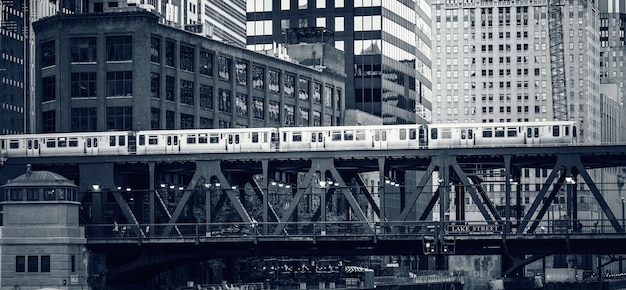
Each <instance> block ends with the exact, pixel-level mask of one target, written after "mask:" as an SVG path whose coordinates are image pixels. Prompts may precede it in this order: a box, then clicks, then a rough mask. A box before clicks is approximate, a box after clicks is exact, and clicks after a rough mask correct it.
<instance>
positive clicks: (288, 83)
mask: <svg viewBox="0 0 626 290" xmlns="http://www.w3.org/2000/svg"><path fill="white" fill-rule="evenodd" d="M295 83H296V76H294V75H290V74H285V84H284V88H283V91H284V93H285V96H286V97H290V98H293V97H294V93H295V90H296V89H295Z"/></svg>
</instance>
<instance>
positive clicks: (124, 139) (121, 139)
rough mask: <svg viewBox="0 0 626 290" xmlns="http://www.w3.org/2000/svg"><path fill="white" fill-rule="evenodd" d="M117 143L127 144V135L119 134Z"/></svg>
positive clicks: (120, 144)
mask: <svg viewBox="0 0 626 290" xmlns="http://www.w3.org/2000/svg"><path fill="white" fill-rule="evenodd" d="M117 145H119V146H126V136H119V138H118V139H117Z"/></svg>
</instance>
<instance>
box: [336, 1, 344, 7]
mask: <svg viewBox="0 0 626 290" xmlns="http://www.w3.org/2000/svg"><path fill="white" fill-rule="evenodd" d="M344 5H345V4H344V0H335V8H342V7H344Z"/></svg>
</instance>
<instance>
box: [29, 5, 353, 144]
mask: <svg viewBox="0 0 626 290" xmlns="http://www.w3.org/2000/svg"><path fill="white" fill-rule="evenodd" d="M122 10H123V11H119V12H109V13H86V14H77V15H65V14H59V15H56V16H53V17H48V18H45V19H42V20H40V21H38V22H36V23H35V24H34V29H35V33H36V36H37V46H38V48H39V53H38V54H37V58H36V66H35V67H36V68H35V70H34V74H35V75H36V87H37V91H36V103H37V113H36V115H37V116H38V119H39V121H38V123H37V132H76V131H108V130H145V129H190V128H229V127H279V126H320V125H337V124H342V122H343V117H342V112H343V108H344V95H343V94H344V92H345V86H344V82H345V75H344V74H343V71H333V70H332V67H328V68H319V67H317V68H316V67H310V66H305V65H302V64H299V63H298V61H296V60H293V59H290V58H289V57H287V56H286V55H282V54H281V55H280V57H281V58H282V59H281V58H278V57H274V56H270V55H265V54H260V53H256V52H252V51H249V50H247V49H245V48H240V47H237V46H233V45H229V44H225V43H223V42H220V41H215V40H211V39H208V38H206V37H204V36H203V35H197V34H194V33H191V32H187V31H184V30H180V29H176V28H172V27H170V26H167V25H162V24H159V23H158V21H159V16H158V15H157V14H154V13H152V12H149V11H145V10H142V9H139V8H132V7H131V8H125V9H122ZM293 49H312V48H306V47H300V48H293ZM316 51H318V52H317V53H318V54H320V55H325V56H326V57H328V58H329V59H331V60H332V61H334V62H337V63H341V62H342V60H343V55H342V54H341V53H340V52H338V51H336V50H335V49H332V48H331V47H318V48H317V50H316ZM299 62H301V63H307V59H306V58H304V57H303V58H300V59H299ZM296 95H297V96H296Z"/></svg>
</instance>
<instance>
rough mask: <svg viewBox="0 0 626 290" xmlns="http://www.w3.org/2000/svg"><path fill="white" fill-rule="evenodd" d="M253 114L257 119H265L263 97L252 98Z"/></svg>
mask: <svg viewBox="0 0 626 290" xmlns="http://www.w3.org/2000/svg"><path fill="white" fill-rule="evenodd" d="M252 114H253V116H252V117H254V118H256V119H263V116H264V115H265V110H264V103H263V99H261V98H253V99H252Z"/></svg>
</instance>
